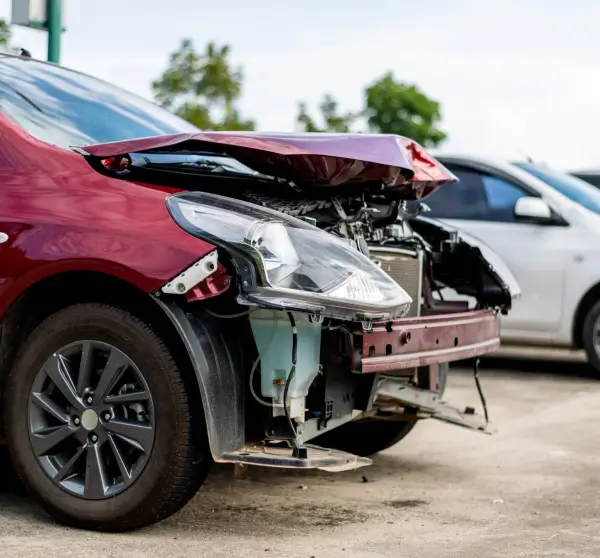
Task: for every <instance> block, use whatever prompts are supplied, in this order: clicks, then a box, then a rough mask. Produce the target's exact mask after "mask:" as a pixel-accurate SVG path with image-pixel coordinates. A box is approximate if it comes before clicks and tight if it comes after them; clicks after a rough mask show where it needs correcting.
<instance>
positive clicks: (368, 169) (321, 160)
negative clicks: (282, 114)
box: [79, 132, 456, 200]
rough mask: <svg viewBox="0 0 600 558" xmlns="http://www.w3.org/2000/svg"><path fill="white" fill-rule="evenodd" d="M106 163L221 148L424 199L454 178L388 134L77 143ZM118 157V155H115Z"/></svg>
mask: <svg viewBox="0 0 600 558" xmlns="http://www.w3.org/2000/svg"><path fill="white" fill-rule="evenodd" d="M79 150H80V151H81V152H82V153H84V154H86V155H89V156H93V157H95V158H98V159H101V160H102V162H103V164H104V166H105V167H106V168H109V169H113V170H119V169H123V168H124V166H125V165H124V160H123V158H122V156H124V155H126V154H128V153H136V152H138V153H139V152H144V153H150V152H153V151H166V152H181V153H187V152H194V151H212V152H218V153H225V154H227V155H230V156H231V157H234V158H235V159H237V160H238V161H240V162H242V163H244V164H245V165H247V166H248V167H250V168H252V169H254V170H255V171H258V172H261V173H263V174H267V175H272V176H277V177H280V178H286V179H288V180H292V181H294V182H296V183H299V184H300V183H302V182H308V183H309V184H310V183H313V184H314V183H316V184H317V185H318V186H319V187H323V186H328V185H329V186H338V185H341V184H350V183H358V182H366V181H381V182H383V183H384V184H385V185H386V187H388V188H395V189H397V190H398V191H400V192H401V193H402V197H403V198H404V199H407V200H408V199H419V198H422V197H424V196H426V195H428V194H430V193H431V192H433V191H434V190H436V189H437V188H439V187H440V186H442V185H443V184H446V183H448V182H454V181H456V177H455V176H454V175H453V174H452V173H451V172H450V171H448V170H447V169H446V168H445V167H444V166H443V165H442V164H440V163H439V162H438V161H436V160H435V159H434V158H433V157H431V156H430V155H429V154H428V153H427V152H426V151H425V150H424V149H423V148H422V147H421V146H420V145H419V144H418V143H416V142H415V141H413V140H411V139H409V138H404V137H401V136H394V135H388V134H379V135H377V134H280V133H277V134H275V133H267V132H198V133H183V134H169V135H164V136H156V137H150V138H139V139H133V140H124V141H117V142H111V143H104V144H96V145H89V146H84V147H81V148H79ZM119 156H121V157H119Z"/></svg>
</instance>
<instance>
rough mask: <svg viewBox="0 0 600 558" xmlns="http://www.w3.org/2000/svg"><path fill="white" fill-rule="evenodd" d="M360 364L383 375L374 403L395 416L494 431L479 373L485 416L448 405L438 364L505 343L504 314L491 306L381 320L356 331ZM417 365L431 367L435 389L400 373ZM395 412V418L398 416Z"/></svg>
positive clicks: (358, 366)
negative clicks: (440, 384) (502, 337)
mask: <svg viewBox="0 0 600 558" xmlns="http://www.w3.org/2000/svg"><path fill="white" fill-rule="evenodd" d="M353 335H354V347H355V349H357V351H356V352H355V355H356V356H355V362H354V370H355V372H359V373H362V374H369V373H377V374H380V375H381V377H380V379H379V381H378V385H377V388H376V392H375V398H374V407H375V408H377V409H378V411H379V412H380V413H384V414H387V415H388V416H389V418H391V420H399V419H400V418H401V419H402V420H419V419H422V418H434V419H437V420H441V421H443V422H447V423H450V424H455V425H457V426H462V427H465V428H470V429H473V430H478V431H480V432H484V433H486V434H492V433H493V432H494V428H493V427H492V426H491V425H490V423H489V421H488V417H487V408H486V403H485V398H484V396H483V392H482V391H481V386H480V384H479V379H478V376H477V363H476V365H475V366H476V368H475V382H476V385H477V389H478V391H479V395H480V398H481V403H482V406H483V410H484V416H481V415H478V414H476V413H475V410H474V408H473V407H467V408H465V409H462V410H461V409H458V408H456V407H453V406H451V405H448V404H447V403H446V402H445V401H443V400H442V398H441V396H440V395H439V394H438V393H437V391H435V388H436V387H437V365H438V364H440V363H444V362H451V361H456V360H463V359H468V358H473V357H479V356H481V355H484V354H487V353H491V352H493V351H495V350H496V349H498V348H499V346H500V318H499V316H498V315H497V313H495V312H493V311H491V310H484V311H473V312H462V313H457V314H447V315H436V316H425V317H416V318H406V319H400V320H395V321H393V322H388V323H385V324H376V325H375V326H374V327H373V328H372V329H371V330H369V331H365V330H363V331H356V332H354V334H353ZM415 367H429V381H428V385H429V387H430V389H422V388H418V387H415V386H413V385H408V384H407V383H406V381H402V380H401V378H400V376H403V375H406V374H407V373H408V374H412V371H413V370H414V368H415ZM394 417H395V418H394Z"/></svg>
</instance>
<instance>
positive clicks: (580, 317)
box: [572, 282, 600, 349]
mask: <svg viewBox="0 0 600 558" xmlns="http://www.w3.org/2000/svg"><path fill="white" fill-rule="evenodd" d="M599 300H600V282H599V283H596V284H595V285H593V286H592V287H590V289H588V291H587V292H586V293H585V294H584V295H583V297H582V298H581V300H580V301H579V304H578V305H577V309H576V310H575V317H574V318H573V331H572V335H573V343H574V345H575V347H577V348H578V349H582V348H583V324H584V322H585V317H586V315H587V313H588V312H589V310H590V308H592V306H593V305H594V304H595V303H596V302H597V301H599Z"/></svg>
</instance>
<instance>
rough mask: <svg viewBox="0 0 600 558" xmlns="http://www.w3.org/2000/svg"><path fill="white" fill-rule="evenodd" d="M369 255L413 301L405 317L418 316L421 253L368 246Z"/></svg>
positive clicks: (420, 286) (419, 311) (421, 265)
mask: <svg viewBox="0 0 600 558" xmlns="http://www.w3.org/2000/svg"><path fill="white" fill-rule="evenodd" d="M369 253H370V257H371V259H372V260H373V261H375V262H378V263H379V265H380V266H381V269H383V271H385V272H386V273H387V274H388V275H389V276H390V277H391V278H392V279H393V280H394V281H396V283H398V284H399V285H400V286H401V287H402V288H403V289H404V290H405V291H406V292H407V293H408V294H409V295H410V297H411V298H412V299H413V303H412V304H411V306H410V310H409V312H408V314H407V316H420V315H421V292H422V288H423V287H422V281H423V271H422V270H423V252H421V251H412V250H404V249H401V248H392V247H387V246H369Z"/></svg>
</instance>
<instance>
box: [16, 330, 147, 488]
mask: <svg viewBox="0 0 600 558" xmlns="http://www.w3.org/2000/svg"><path fill="white" fill-rule="evenodd" d="M28 418H29V439H30V442H31V446H32V449H33V452H34V453H35V455H36V457H37V460H38V462H39V464H40V465H41V467H42V469H43V470H44V471H45V473H46V474H47V475H48V476H49V477H50V478H51V479H52V480H53V481H54V482H55V483H56V484H57V485H58V486H60V487H61V488H62V489H63V490H65V491H67V492H69V493H71V494H74V495H76V496H79V497H82V498H85V499H89V500H99V499H103V498H108V497H112V496H115V495H116V494H118V493H120V492H122V491H123V490H125V489H127V488H128V487H129V486H131V485H132V484H133V483H134V482H135V480H136V478H137V477H138V476H139V475H140V473H141V472H142V471H143V469H144V467H145V465H146V464H147V462H148V459H149V457H150V455H151V453H152V447H153V445H154V437H155V423H154V421H155V417H154V405H153V400H152V395H151V393H150V389H149V387H148V385H147V383H146V381H145V379H144V377H143V375H142V373H141V372H140V370H139V369H138V367H137V366H136V365H135V363H134V362H133V361H132V360H131V359H130V358H129V357H128V356H127V355H125V353H123V352H122V351H120V350H119V349H118V348H116V347H114V346H112V345H110V344H107V343H102V342H99V341H80V342H76V343H71V344H69V345H67V346H65V347H63V348H62V349H60V350H58V351H56V352H55V353H54V354H53V355H52V356H51V357H50V358H49V359H48V360H47V361H46V362H45V363H44V365H43V366H42V368H41V370H40V371H39V372H38V374H37V376H36V378H35V380H34V382H33V385H32V388H31V392H30V396H29V403H28Z"/></svg>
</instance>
